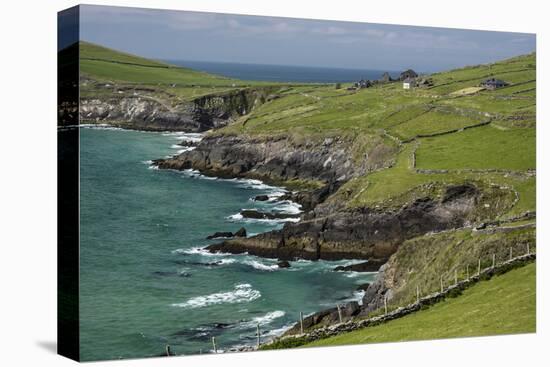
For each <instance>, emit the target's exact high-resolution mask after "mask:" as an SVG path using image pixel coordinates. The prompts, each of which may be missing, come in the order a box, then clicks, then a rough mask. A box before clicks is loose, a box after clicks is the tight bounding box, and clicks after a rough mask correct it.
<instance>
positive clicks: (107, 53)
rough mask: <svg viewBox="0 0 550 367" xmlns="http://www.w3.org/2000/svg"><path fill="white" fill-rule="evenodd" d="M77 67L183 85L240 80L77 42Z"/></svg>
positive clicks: (111, 76) (98, 74)
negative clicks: (78, 59)
mask: <svg viewBox="0 0 550 367" xmlns="http://www.w3.org/2000/svg"><path fill="white" fill-rule="evenodd" d="M80 70H81V73H82V74H84V75H90V76H93V77H94V79H96V80H102V81H113V82H125V83H139V84H142V85H147V84H161V85H163V84H166V85H171V84H176V85H177V84H181V85H186V86H198V85H201V86H232V85H233V84H235V83H239V84H242V82H240V81H239V80H236V79H230V78H226V77H223V76H218V75H212V74H208V73H204V72H200V71H196V70H193V69H189V68H184V67H178V66H174V65H170V64H166V63H164V62H160V61H153V60H149V59H145V58H142V57H139V56H134V55H130V54H126V53H121V52H119V51H115V50H111V49H109V48H106V47H102V46H98V45H94V44H91V43H88V42H80Z"/></svg>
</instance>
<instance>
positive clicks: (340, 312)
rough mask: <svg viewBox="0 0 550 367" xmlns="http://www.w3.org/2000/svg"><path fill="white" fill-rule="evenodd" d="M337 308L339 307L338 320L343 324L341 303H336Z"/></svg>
mask: <svg viewBox="0 0 550 367" xmlns="http://www.w3.org/2000/svg"><path fill="white" fill-rule="evenodd" d="M336 308H337V309H338V322H340V324H341V323H342V309H341V308H340V305H339V304H337V305H336Z"/></svg>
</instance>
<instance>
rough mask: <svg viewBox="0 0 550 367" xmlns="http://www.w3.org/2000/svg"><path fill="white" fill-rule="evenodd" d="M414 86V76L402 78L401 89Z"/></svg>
mask: <svg viewBox="0 0 550 367" xmlns="http://www.w3.org/2000/svg"><path fill="white" fill-rule="evenodd" d="M414 87H416V79H415V78H407V79H405V80H403V89H411V88H414Z"/></svg>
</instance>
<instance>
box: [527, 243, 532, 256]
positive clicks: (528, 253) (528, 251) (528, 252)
mask: <svg viewBox="0 0 550 367" xmlns="http://www.w3.org/2000/svg"><path fill="white" fill-rule="evenodd" d="M527 255H531V251H530V249H529V244H527Z"/></svg>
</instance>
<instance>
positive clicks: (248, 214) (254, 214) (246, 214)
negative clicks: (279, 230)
mask: <svg viewBox="0 0 550 367" xmlns="http://www.w3.org/2000/svg"><path fill="white" fill-rule="evenodd" d="M241 215H242V216H243V218H249V219H286V218H297V217H299V216H300V215H299V214H286V213H269V212H261V211H258V210H254V209H244V210H242V211H241Z"/></svg>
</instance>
